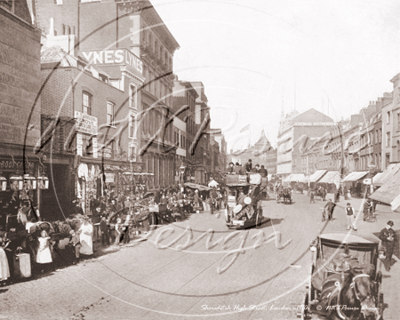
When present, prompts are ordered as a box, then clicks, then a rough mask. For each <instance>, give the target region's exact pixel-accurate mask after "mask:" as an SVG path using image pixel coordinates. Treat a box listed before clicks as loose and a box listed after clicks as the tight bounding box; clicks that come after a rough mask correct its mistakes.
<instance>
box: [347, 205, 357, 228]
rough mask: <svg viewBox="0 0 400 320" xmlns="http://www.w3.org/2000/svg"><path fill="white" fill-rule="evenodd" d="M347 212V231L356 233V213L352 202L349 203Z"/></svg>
mask: <svg viewBox="0 0 400 320" xmlns="http://www.w3.org/2000/svg"><path fill="white" fill-rule="evenodd" d="M345 210H346V216H347V230H350V229H353V230H354V231H356V230H357V228H356V223H355V211H354V208H353V207H352V206H351V203H350V202H348V203H347V207H346V209H345Z"/></svg>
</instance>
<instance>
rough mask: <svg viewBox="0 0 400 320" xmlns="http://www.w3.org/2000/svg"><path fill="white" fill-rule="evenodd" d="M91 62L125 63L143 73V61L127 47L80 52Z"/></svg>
mask: <svg viewBox="0 0 400 320" xmlns="http://www.w3.org/2000/svg"><path fill="white" fill-rule="evenodd" d="M82 54H83V56H84V57H85V58H86V59H87V60H88V61H89V62H90V63H91V64H127V65H130V66H131V67H132V68H134V69H136V70H137V71H139V72H140V73H143V63H142V61H141V60H140V59H139V58H138V57H136V56H135V55H134V54H133V53H132V52H130V51H129V50H127V49H118V50H103V51H90V52H82Z"/></svg>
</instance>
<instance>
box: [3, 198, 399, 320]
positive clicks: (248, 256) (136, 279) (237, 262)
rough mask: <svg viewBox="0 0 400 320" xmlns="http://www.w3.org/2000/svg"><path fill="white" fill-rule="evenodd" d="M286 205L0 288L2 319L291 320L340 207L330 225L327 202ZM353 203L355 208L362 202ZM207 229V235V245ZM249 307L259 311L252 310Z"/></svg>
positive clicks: (199, 220)
mask: <svg viewBox="0 0 400 320" xmlns="http://www.w3.org/2000/svg"><path fill="white" fill-rule="evenodd" d="M293 198H294V203H293V204H292V205H289V204H287V205H285V204H277V203H276V202H275V201H274V200H271V201H264V206H263V207H264V215H265V216H269V217H270V218H271V222H270V223H267V224H265V225H263V226H262V227H260V228H259V229H251V230H248V231H240V232H235V231H229V230H228V229H227V227H226V226H225V223H224V217H223V215H218V214H216V215H210V214H209V213H207V212H206V213H199V214H193V215H192V216H191V217H190V219H189V220H187V221H184V222H179V223H175V224H173V225H169V226H163V227H162V228H157V230H156V231H154V232H151V233H150V234H148V240H147V241H142V242H136V243H135V242H133V243H130V244H129V245H128V246H125V247H122V248H121V249H120V250H119V251H117V252H113V253H110V254H106V255H102V256H101V257H98V258H94V259H89V260H85V261H84V262H81V263H80V264H78V265H76V266H71V267H67V268H65V269H61V270H58V271H56V272H54V273H52V274H49V275H46V276H43V277H42V278H39V279H36V280H31V281H26V282H21V283H16V284H13V285H11V286H7V287H3V288H1V290H0V303H1V314H0V317H1V318H5V319H191V318H197V319H274V320H278V319H295V318H296V312H297V309H298V308H300V306H301V302H302V299H303V295H304V292H305V283H306V281H307V277H308V276H309V266H310V262H311V255H310V253H309V251H308V246H309V244H310V241H311V240H312V239H314V238H315V237H316V235H317V234H318V233H319V232H320V231H321V229H322V228H325V229H324V231H323V232H344V231H345V230H346V222H345V215H344V211H343V209H342V208H341V207H338V208H336V210H335V212H334V218H335V219H334V220H333V221H332V222H330V223H329V224H327V225H323V223H322V222H321V215H320V212H321V209H320V208H322V206H323V205H324V203H325V202H322V201H320V200H317V201H316V204H309V203H308V197H307V196H306V195H300V194H295V195H294V197H293ZM346 202H347V201H346ZM352 203H353V205H354V207H355V208H356V209H359V207H360V205H361V203H362V200H360V199H356V200H352ZM344 204H345V201H344V200H342V201H341V202H340V203H339V205H340V206H343V205H344ZM221 213H222V211H221ZM387 219H392V220H394V221H395V228H396V226H398V225H399V223H400V221H399V220H400V219H398V218H395V216H394V214H393V213H384V212H382V213H381V214H380V215H379V218H378V222H376V223H366V222H362V221H361V222H359V223H358V228H359V231H358V232H357V233H358V234H359V235H362V234H370V233H371V232H379V230H380V229H381V228H383V227H384V226H385V223H386V221H387ZM396 229H397V228H396ZM172 230H173V231H172ZM207 230H214V233H213V236H212V238H211V237H209V236H208V234H207V233H206V231H207ZM210 234H211V233H210ZM278 234H280V236H278ZM262 243H263V244H262ZM179 245H181V247H179ZM395 259H396V258H395ZM398 265H399V264H398V263H396V264H395V265H394V266H393V268H392V270H391V271H390V274H389V273H387V272H385V271H383V274H384V279H383V289H382V290H383V292H384V293H385V303H387V304H388V308H387V309H386V310H385V312H384V316H385V319H392V320H395V319H397V318H396V315H397V314H399V312H400V308H399V306H398V305H397V304H396V303H395V302H396V301H399V296H398V293H397V291H396V290H395V286H396V283H397V282H398V277H399V266H398ZM394 276H396V279H394V278H393V277H394ZM252 306H253V307H252ZM254 306H257V307H256V308H257V310H250V309H251V308H253V309H254V308H255V307H254Z"/></svg>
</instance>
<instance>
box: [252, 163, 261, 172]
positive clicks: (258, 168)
mask: <svg viewBox="0 0 400 320" xmlns="http://www.w3.org/2000/svg"><path fill="white" fill-rule="evenodd" d="M251 172H252V173H260V166H259V165H258V164H256V166H255V167H254V168H253V169H251Z"/></svg>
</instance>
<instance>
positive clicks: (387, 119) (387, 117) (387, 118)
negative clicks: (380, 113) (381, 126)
mask: <svg viewBox="0 0 400 320" xmlns="http://www.w3.org/2000/svg"><path fill="white" fill-rule="evenodd" d="M386 123H387V124H389V123H390V111H388V112H386Z"/></svg>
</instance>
